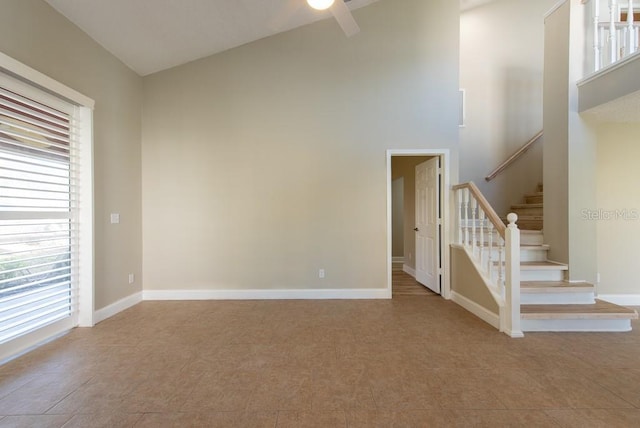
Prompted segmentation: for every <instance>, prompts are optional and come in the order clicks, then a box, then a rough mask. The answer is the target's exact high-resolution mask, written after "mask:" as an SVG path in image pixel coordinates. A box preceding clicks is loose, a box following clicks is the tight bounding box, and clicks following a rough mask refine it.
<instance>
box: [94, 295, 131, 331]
mask: <svg viewBox="0 0 640 428" xmlns="http://www.w3.org/2000/svg"><path fill="white" fill-rule="evenodd" d="M141 301H142V292H141V291H139V292H137V293H134V294H132V295H131V296H127V297H125V298H124V299H120V300H118V301H117V302H115V303H112V304H110V305H109V306H105V307H104V308H102V309H98V310H97V311H95V312H94V314H93V322H94V323H95V324H98V323H99V322H101V321H104V320H106V319H107V318H111V317H112V316H114V315H116V314H117V313H119V312H122V311H124V310H125V309H129V308H130V307H132V306H134V305H137V304H138V303H140V302H141Z"/></svg>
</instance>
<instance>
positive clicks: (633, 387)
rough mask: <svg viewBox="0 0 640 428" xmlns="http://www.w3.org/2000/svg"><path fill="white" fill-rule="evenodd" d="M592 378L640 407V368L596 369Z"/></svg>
mask: <svg viewBox="0 0 640 428" xmlns="http://www.w3.org/2000/svg"><path fill="white" fill-rule="evenodd" d="M587 376H588V377H589V379H590V380H592V381H593V382H595V383H597V384H598V385H600V386H602V387H604V388H605V389H607V390H608V391H611V392H612V393H614V394H616V395H617V396H619V397H621V398H623V399H624V400H625V401H627V402H628V403H630V404H632V405H633V406H635V407H636V408H640V369H596V370H593V371H592V372H589V373H588V374H587Z"/></svg>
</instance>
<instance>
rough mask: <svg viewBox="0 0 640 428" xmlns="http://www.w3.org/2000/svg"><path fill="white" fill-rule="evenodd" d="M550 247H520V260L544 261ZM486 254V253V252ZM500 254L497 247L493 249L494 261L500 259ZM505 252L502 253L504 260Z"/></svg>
mask: <svg viewBox="0 0 640 428" xmlns="http://www.w3.org/2000/svg"><path fill="white" fill-rule="evenodd" d="M548 251H549V249H548V248H536V249H529V248H525V247H520V261H521V262H544V261H545V260H547V252H548ZM485 254H486V253H485ZM499 256H500V254H499V252H498V250H497V249H493V250H492V251H491V258H492V260H494V261H498V257H499ZM504 257H505V255H504V252H503V253H502V260H504Z"/></svg>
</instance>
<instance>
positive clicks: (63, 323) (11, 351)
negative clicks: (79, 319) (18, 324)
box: [0, 317, 74, 363]
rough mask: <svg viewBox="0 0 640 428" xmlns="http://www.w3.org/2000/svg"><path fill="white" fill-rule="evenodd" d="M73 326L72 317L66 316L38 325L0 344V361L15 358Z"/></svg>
mask: <svg viewBox="0 0 640 428" xmlns="http://www.w3.org/2000/svg"><path fill="white" fill-rule="evenodd" d="M73 327H74V325H73V319H72V317H67V318H65V319H62V320H60V321H56V322H54V323H52V324H49V325H45V326H44V327H40V328H38V329H37V330H34V331H32V332H31V333H27V334H24V335H22V336H18V337H16V338H15V339H11V340H10V341H9V342H6V343H3V344H1V345H0V363H4V362H6V361H7V360H10V359H13V358H16V357H17V356H20V355H22V354H24V353H26V352H28V351H30V350H32V349H35V348H37V347H38V346H41V345H42V344H44V343H47V342H49V341H50V340H52V339H53V338H56V337H58V336H60V335H61V334H63V333H65V332H67V331H69V330H71V329H72V328H73Z"/></svg>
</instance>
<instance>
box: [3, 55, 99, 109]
mask: <svg viewBox="0 0 640 428" xmlns="http://www.w3.org/2000/svg"><path fill="white" fill-rule="evenodd" d="M0 69H2V70H4V71H6V72H8V73H9V74H12V75H14V76H16V77H18V78H19V79H20V80H23V81H28V82H30V83H33V84H34V85H36V86H39V87H41V88H42V89H45V90H46V91H47V92H52V93H54V94H56V95H59V96H61V97H63V98H66V99H67V100H69V101H71V102H73V103H74V104H78V105H82V106H85V107H88V108H90V109H93V108H94V105H95V101H94V100H92V99H91V98H89V97H87V96H85V95H83V94H81V93H80V92H78V91H76V90H75V89H71V88H70V87H68V86H66V85H63V84H62V83H60V82H58V81H57V80H54V79H52V78H51V77H49V76H47V75H45V74H43V73H40V72H39V71H37V70H35V69H33V68H31V67H29V66H28V65H25V64H23V63H21V62H20V61H17V60H15V59H13V58H11V57H10V56H8V55H6V54H4V53H2V52H0Z"/></svg>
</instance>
